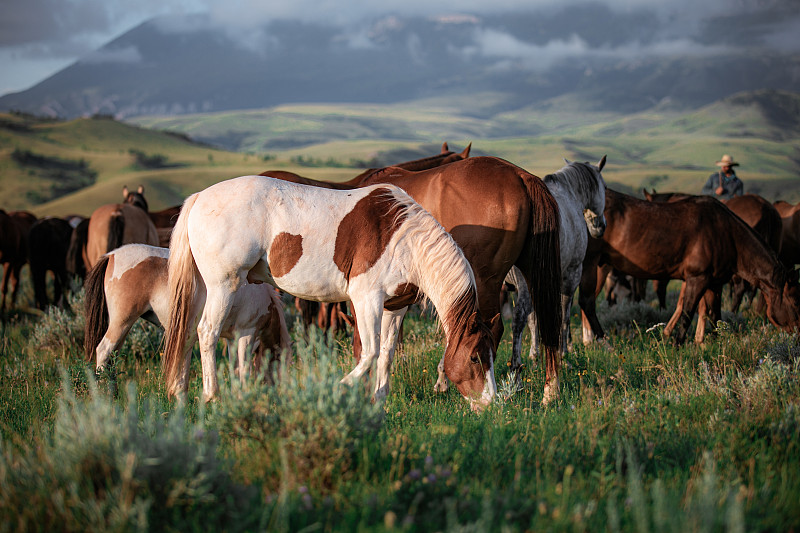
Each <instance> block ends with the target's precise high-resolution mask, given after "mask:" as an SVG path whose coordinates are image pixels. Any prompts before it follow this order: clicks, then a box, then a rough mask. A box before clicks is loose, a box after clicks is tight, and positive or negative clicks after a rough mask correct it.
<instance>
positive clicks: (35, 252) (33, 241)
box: [28, 217, 72, 309]
mask: <svg viewBox="0 0 800 533" xmlns="http://www.w3.org/2000/svg"><path fill="white" fill-rule="evenodd" d="M71 236H72V226H70V225H69V222H67V221H66V220H64V219H63V218H58V217H46V218H42V219H40V220H37V221H36V223H34V224H33V226H31V229H30V233H29V234H28V262H29V263H30V269H31V279H32V280H33V294H34V297H35V299H36V307H38V308H39V309H44V308H45V307H47V306H48V305H49V304H50V301H49V299H48V297H47V284H46V279H47V271H50V272H52V273H53V304H55V305H57V306H59V307H62V308H64V307H66V301H65V299H64V291H65V290H67V289H69V287H70V276H69V272H68V271H67V249H68V247H69V242H70V238H71Z"/></svg>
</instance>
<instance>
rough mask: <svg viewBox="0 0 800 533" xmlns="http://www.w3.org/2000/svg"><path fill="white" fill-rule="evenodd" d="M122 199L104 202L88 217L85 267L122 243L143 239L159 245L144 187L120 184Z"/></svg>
mask: <svg viewBox="0 0 800 533" xmlns="http://www.w3.org/2000/svg"><path fill="white" fill-rule="evenodd" d="M122 197H123V198H124V202H123V203H121V204H106V205H102V206H100V207H98V208H97V209H95V211H94V213H92V216H91V217H89V229H88V235H87V239H86V252H85V261H86V268H87V269H88V268H92V267H93V266H94V264H95V263H96V262H97V261H98V259H100V257H101V256H102V255H103V254H105V253H107V252H110V251H111V250H113V249H114V248H118V247H120V246H122V245H123V244H130V243H142V244H151V245H153V246H158V231H157V230H156V227H155V226H154V225H153V222H152V221H151V220H150V217H148V215H147V201H146V200H145V199H144V187H142V186H139V190H138V191H137V192H130V191H128V187H123V188H122Z"/></svg>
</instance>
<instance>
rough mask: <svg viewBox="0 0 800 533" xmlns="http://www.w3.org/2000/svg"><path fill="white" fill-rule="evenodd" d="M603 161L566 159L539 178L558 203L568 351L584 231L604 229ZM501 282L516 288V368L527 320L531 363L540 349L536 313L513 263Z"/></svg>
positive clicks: (564, 341) (563, 326)
mask: <svg viewBox="0 0 800 533" xmlns="http://www.w3.org/2000/svg"><path fill="white" fill-rule="evenodd" d="M605 164H606V157H605V156H603V158H602V159H600V161H599V162H598V163H597V165H592V164H591V163H588V162H586V163H577V162H569V161H567V164H566V166H564V167H562V168H561V169H560V170H557V171H556V172H554V173H553V174H548V175H547V176H545V177H544V183H545V185H547V188H548V189H549V190H550V192H551V193H553V197H554V198H555V199H556V202H558V212H559V214H560V216H561V224H560V226H559V227H560V234H559V243H560V244H561V317H562V323H561V350H562V352H566V351H567V341H568V339H569V336H570V334H569V315H570V309H571V308H572V299H573V297H574V295H575V290H576V289H577V288H578V284H579V283H580V280H581V272H582V270H583V259H584V256H585V255H586V246H587V244H588V241H589V235H591V236H592V237H594V238H600V237H602V236H603V232H604V231H605V229H606V219H605V217H604V216H603V210H604V209H605V204H606V184H605V181H604V180H603V175H602V174H601V171H602V170H603V167H604V166H605ZM587 228H588V230H589V231H588V234H587V231H586V229H587ZM506 281H507V282H509V283H511V284H512V285H514V286H515V287H516V288H517V294H518V297H517V304H516V307H515V309H514V320H513V327H512V332H513V343H512V363H511V366H512V367H519V366H521V365H522V331H523V330H524V329H525V324H526V323H527V325H528V327H529V328H530V330H531V349H530V358H531V360H532V361H534V362H535V361H536V355H537V354H538V353H539V339H538V334H537V331H536V330H537V328H536V316H535V315H534V314H533V313H531V300H530V293H529V292H528V288H527V286H526V285H525V279H524V277H523V276H522V275H521V272H520V271H519V269H518V268H517V267H514V268H512V269H511V271H510V272H509V275H508V276H507V277H506Z"/></svg>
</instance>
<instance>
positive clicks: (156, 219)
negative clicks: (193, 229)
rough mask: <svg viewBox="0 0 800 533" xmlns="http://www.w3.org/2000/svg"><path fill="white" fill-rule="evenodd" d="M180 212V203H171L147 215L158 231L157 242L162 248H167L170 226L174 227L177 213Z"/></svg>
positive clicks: (170, 231) (170, 235) (170, 234)
mask: <svg viewBox="0 0 800 533" xmlns="http://www.w3.org/2000/svg"><path fill="white" fill-rule="evenodd" d="M180 214H181V204H178V205H173V206H172V207H168V208H166V209H162V210H161V211H155V212H153V213H150V212H149V211H148V213H147V215H148V216H149V217H150V220H152V221H153V225H154V226H155V227H156V231H158V242H159V244H158V245H159V246H160V247H162V248H169V239H170V237H172V228H174V227H175V222H177V221H178V215H180Z"/></svg>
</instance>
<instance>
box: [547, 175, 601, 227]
mask: <svg viewBox="0 0 800 533" xmlns="http://www.w3.org/2000/svg"><path fill="white" fill-rule="evenodd" d="M588 172H590V171H589V170H588V169H582V168H579V167H578V166H575V165H574V164H573V165H568V166H565V167H564V168H562V169H561V170H558V171H556V172H554V173H553V174H548V175H547V176H545V177H544V183H545V185H547V188H548V189H549V190H550V192H551V193H552V194H553V196H555V197H556V198H558V197H559V196H560V197H562V198H571V199H573V200H574V201H575V202H576V203H577V204H578V205H580V206H582V207H583V208H584V209H591V210H592V211H593V212H595V211H594V209H592V208H593V207H596V204H597V203H598V200H599V198H596V197H597V196H598V193H599V191H598V186H597V179H596V178H595V177H594V176H587V175H586V174H587V173H588ZM603 200H605V199H604V198H603ZM596 214H598V215H599V214H602V210H601V211H600V212H596Z"/></svg>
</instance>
